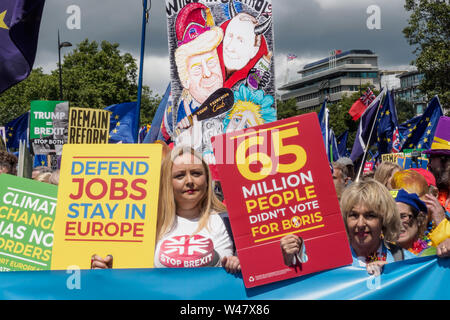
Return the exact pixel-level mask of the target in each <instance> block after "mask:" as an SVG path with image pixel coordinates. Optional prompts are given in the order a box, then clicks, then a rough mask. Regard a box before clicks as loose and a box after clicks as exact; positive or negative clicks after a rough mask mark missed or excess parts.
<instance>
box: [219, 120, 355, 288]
mask: <svg viewBox="0 0 450 320" xmlns="http://www.w3.org/2000/svg"><path fill="white" fill-rule="evenodd" d="M212 140H213V147H214V154H215V157H216V161H217V170H218V173H219V176H220V181H221V184H222V188H223V192H224V196H225V199H226V203H227V207H228V211H229V216H230V221H231V227H232V231H233V236H234V239H235V243H236V247H237V252H238V256H239V260H240V262H241V267H242V275H243V279H244V283H245V286H246V287H247V288H250V287H255V286H259V285H263V284H267V283H271V282H275V281H280V280H284V279H289V278H293V277H298V276H302V275H305V274H309V273H312V272H318V271H321V270H326V269H331V268H336V267H340V266H343V265H347V264H351V263H352V257H351V253H350V246H349V243H348V239H347V234H346V231H345V226H344V222H343V219H342V216H341V212H340V209H339V203H338V200H337V196H336V191H335V189H334V184H333V180H332V175H331V170H330V166H329V164H328V160H327V157H326V154H325V147H324V143H323V139H322V134H321V131H320V126H319V122H318V118H317V114H316V113H310V114H306V115H301V116H297V117H293V118H289V119H285V120H280V121H277V122H272V123H268V124H264V125H261V126H258V127H253V128H248V129H245V130H241V131H237V132H232V133H229V134H226V135H221V136H217V137H215V138H213V139H212ZM291 233H293V234H296V235H298V236H301V237H302V238H303V240H304V243H305V248H306V255H307V257H308V261H307V262H305V263H301V264H297V265H296V266H295V267H293V266H287V265H285V264H284V261H283V255H282V251H281V247H280V240H281V238H282V237H284V236H285V235H288V234H291Z"/></svg>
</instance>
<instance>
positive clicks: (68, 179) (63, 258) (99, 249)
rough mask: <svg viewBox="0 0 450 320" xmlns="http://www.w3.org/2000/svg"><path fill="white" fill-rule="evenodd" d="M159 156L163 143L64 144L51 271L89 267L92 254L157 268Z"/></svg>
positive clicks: (115, 263)
mask: <svg viewBox="0 0 450 320" xmlns="http://www.w3.org/2000/svg"><path fill="white" fill-rule="evenodd" d="M161 157H162V146H161V145H159V144H145V145H143V144H142V145H141V144H139V145H138V144H115V145H111V144H109V145H108V144H106V145H98V144H97V145H93V144H91V145H70V144H66V145H64V147H63V156H62V163H61V173H60V184H59V188H58V205H57V209H56V219H55V224H54V234H55V241H54V245H53V256H52V267H51V268H52V270H66V269H68V268H69V267H70V268H73V267H72V266H77V267H78V268H80V269H89V268H90V267H91V258H92V256H93V255H98V256H100V257H103V258H105V257H106V256H108V255H111V256H112V257H113V267H114V268H151V267H153V255H154V248H155V235H156V217H157V210H158V196H159V183H160V170H161Z"/></svg>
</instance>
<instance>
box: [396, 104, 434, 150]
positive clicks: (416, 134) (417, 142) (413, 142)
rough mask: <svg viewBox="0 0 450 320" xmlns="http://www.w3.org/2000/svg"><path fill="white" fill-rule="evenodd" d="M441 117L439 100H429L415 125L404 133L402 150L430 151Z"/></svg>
mask: <svg viewBox="0 0 450 320" xmlns="http://www.w3.org/2000/svg"><path fill="white" fill-rule="evenodd" d="M442 116H443V112H442V107H441V104H440V103H439V98H438V97H437V96H435V97H434V98H433V99H431V101H430V103H429V104H428V106H427V109H426V110H425V112H424V113H423V114H422V116H420V120H419V121H418V122H417V124H415V125H414V126H413V127H412V128H410V129H408V130H407V131H406V132H405V137H404V139H403V145H402V148H403V149H430V148H431V144H432V143H433V138H434V132H435V131H436V127H437V124H438V121H439V118H440V117H442Z"/></svg>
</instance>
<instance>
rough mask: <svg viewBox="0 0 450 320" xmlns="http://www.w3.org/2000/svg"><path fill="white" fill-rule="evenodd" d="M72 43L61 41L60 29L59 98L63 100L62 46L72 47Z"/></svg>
mask: <svg viewBox="0 0 450 320" xmlns="http://www.w3.org/2000/svg"><path fill="white" fill-rule="evenodd" d="M71 46H72V44H71V43H70V42H63V43H61V41H60V39H59V30H58V60H59V100H60V101H62V99H63V92H62V70H61V48H63V47H71Z"/></svg>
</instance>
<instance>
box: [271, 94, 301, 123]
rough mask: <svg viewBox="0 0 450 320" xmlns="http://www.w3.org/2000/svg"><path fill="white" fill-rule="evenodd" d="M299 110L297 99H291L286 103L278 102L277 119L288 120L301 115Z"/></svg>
mask: <svg viewBox="0 0 450 320" xmlns="http://www.w3.org/2000/svg"><path fill="white" fill-rule="evenodd" d="M299 114H300V113H299V111H298V110H297V101H296V100H295V99H289V100H286V101H281V100H278V101H277V119H278V120H282V119H287V118H290V117H294V116H296V115H299Z"/></svg>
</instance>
